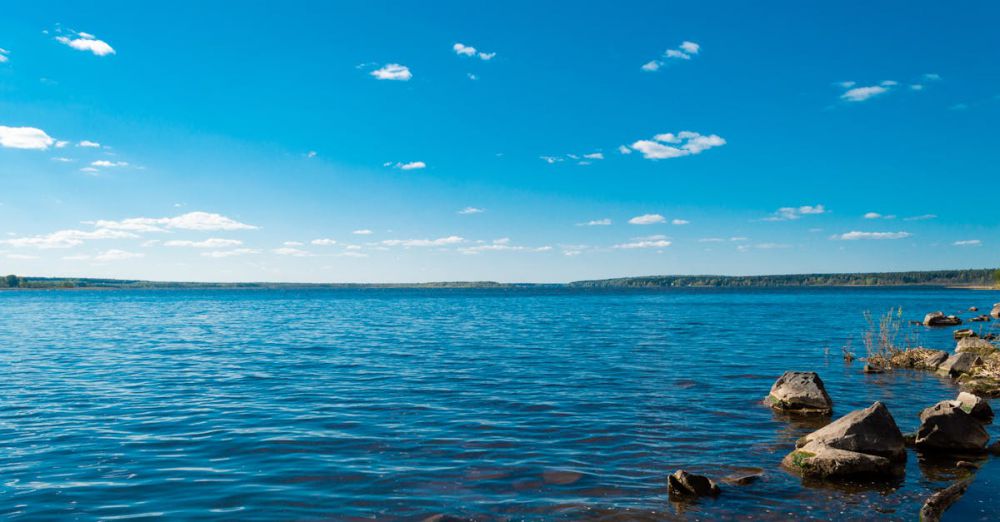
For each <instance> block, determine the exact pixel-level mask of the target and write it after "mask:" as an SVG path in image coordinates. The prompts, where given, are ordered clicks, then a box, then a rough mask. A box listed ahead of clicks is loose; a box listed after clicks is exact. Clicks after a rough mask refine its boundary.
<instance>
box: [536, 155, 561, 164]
mask: <svg viewBox="0 0 1000 522" xmlns="http://www.w3.org/2000/svg"><path fill="white" fill-rule="evenodd" d="M539 157H540V158H541V159H542V161H544V162H545V163H548V164H549V165H552V164H553V163H559V162H561V161H563V159H562V158H560V157H558V156H539Z"/></svg>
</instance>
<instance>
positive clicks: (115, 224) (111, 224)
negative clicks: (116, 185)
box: [85, 211, 257, 232]
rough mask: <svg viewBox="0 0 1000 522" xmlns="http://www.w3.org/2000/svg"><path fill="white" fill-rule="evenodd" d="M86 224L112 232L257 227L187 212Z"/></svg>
mask: <svg viewBox="0 0 1000 522" xmlns="http://www.w3.org/2000/svg"><path fill="white" fill-rule="evenodd" d="M85 223H86V224H90V225H94V226H96V227H98V228H108V229H114V230H132V231H135V232H163V231H164V230H166V229H177V230H203V231H213V230H256V229H257V227H255V226H253V225H247V224H246V223H240V222H239V221H236V220H234V219H231V218H228V217H226V216H223V215H220V214H214V213H211V212H200V211H198V212H188V213H187V214H181V215H180V216H177V217H172V218H129V219H123V220H121V221H110V220H99V221H89V222H85Z"/></svg>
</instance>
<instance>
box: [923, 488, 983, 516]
mask: <svg viewBox="0 0 1000 522" xmlns="http://www.w3.org/2000/svg"><path fill="white" fill-rule="evenodd" d="M969 484H972V479H971V478H970V479H965V480H963V481H961V482H956V483H954V484H952V485H950V486H948V487H946V488H944V489H942V490H941V491H938V492H937V493H935V494H933V495H931V497H930V498H928V499H927V502H925V503H924V505H923V507H921V508H920V521H921V522H938V521H939V520H941V515H942V514H943V513H944V511H945V510H946V509H948V507H949V506H951V505H952V504H954V503H955V501H956V500H958V499H959V498H961V496H962V495H964V494H965V491H966V490H967V489H969Z"/></svg>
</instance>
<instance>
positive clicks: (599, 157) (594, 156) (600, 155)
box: [583, 152, 604, 160]
mask: <svg viewBox="0 0 1000 522" xmlns="http://www.w3.org/2000/svg"><path fill="white" fill-rule="evenodd" d="M583 157H584V158H587V159H592V160H602V159H604V154H603V153H600V152H591V153H590V154H584V155H583Z"/></svg>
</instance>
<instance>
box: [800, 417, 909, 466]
mask: <svg viewBox="0 0 1000 522" xmlns="http://www.w3.org/2000/svg"><path fill="white" fill-rule="evenodd" d="M795 446H796V450H795V451H793V452H791V453H789V454H788V455H787V456H785V458H784V459H783V460H782V465H784V466H785V467H786V468H788V469H790V470H792V471H794V472H796V473H798V474H800V475H802V476H804V477H815V478H839V477H851V476H891V475H896V474H898V473H899V472H900V471H901V468H902V466H903V465H904V464H905V462H906V448H905V445H904V441H903V434H902V433H900V431H899V427H898V426H896V421H895V419H893V418H892V414H890V413H889V410H888V409H887V408H886V407H885V405H884V404H882V403H881V402H876V403H875V404H872V405H871V406H869V407H868V408H865V409H863V410H856V411H853V412H851V413H848V414H847V415H845V416H843V417H841V418H839V419H837V420H836V421H834V422H832V423H830V424H829V425H827V426H826V427H825V428H822V429H819V430H817V431H814V432H813V433H810V434H809V435H806V436H805V437H802V438H801V439H799V440H798V441H797V442H796V443H795Z"/></svg>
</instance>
